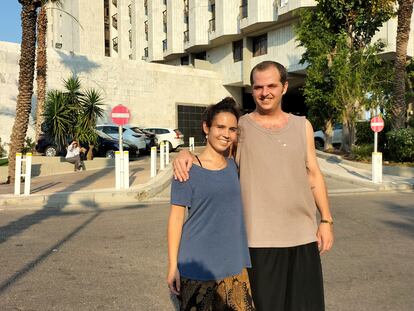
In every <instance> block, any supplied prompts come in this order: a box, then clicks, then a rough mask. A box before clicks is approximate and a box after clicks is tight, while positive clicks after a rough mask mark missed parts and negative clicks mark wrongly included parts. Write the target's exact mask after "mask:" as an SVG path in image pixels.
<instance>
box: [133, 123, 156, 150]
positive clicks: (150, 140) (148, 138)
mask: <svg viewBox="0 0 414 311" xmlns="http://www.w3.org/2000/svg"><path fill="white" fill-rule="evenodd" d="M134 129H135V130H139V131H141V132H142V133H143V134H144V135H145V143H146V144H147V151H148V152H149V151H151V147H154V146H155V147H156V146H158V139H157V136H156V135H155V134H154V133H151V132H148V131H146V130H144V129H142V128H139V127H135V128H134Z"/></svg>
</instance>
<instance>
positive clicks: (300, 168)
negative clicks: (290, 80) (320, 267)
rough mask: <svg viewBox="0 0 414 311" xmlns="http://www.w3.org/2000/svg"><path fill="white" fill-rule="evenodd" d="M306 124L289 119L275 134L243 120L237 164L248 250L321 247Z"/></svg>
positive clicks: (296, 118) (303, 121)
mask: <svg viewBox="0 0 414 311" xmlns="http://www.w3.org/2000/svg"><path fill="white" fill-rule="evenodd" d="M305 122H306V119H305V117H298V116H295V115H292V114H290V115H289V119H288V123H287V125H286V126H285V127H284V128H282V129H278V130H270V129H265V128H263V127H261V126H260V125H259V124H257V123H256V122H255V121H254V120H253V119H252V117H251V116H250V115H244V116H243V117H241V118H240V121H239V128H240V137H239V143H238V148H237V155H236V160H237V163H238V164H239V168H240V184H241V193H242V198H243V206H244V211H245V222H246V228H247V237H248V243H249V247H290V246H297V245H303V244H307V243H311V242H314V241H316V230H317V224H316V205H315V202H314V199H313V196H312V192H311V189H310V185H309V182H308V179H307V171H306V127H305V126H306V124H305Z"/></svg>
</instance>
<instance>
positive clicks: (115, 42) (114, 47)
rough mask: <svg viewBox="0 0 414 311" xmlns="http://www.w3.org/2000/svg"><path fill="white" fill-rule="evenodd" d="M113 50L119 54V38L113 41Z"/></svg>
mask: <svg viewBox="0 0 414 311" xmlns="http://www.w3.org/2000/svg"><path fill="white" fill-rule="evenodd" d="M112 48H113V49H114V51H115V52H117V53H118V37H115V38H113V39H112Z"/></svg>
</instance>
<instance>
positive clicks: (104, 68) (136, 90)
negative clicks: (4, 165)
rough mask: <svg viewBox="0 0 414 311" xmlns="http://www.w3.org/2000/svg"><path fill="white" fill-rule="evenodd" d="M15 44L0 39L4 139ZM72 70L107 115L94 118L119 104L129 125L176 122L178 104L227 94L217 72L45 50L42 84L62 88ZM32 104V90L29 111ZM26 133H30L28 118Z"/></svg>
mask: <svg viewBox="0 0 414 311" xmlns="http://www.w3.org/2000/svg"><path fill="white" fill-rule="evenodd" d="M19 49H20V46H19V45H18V44H14V43H7V42H0V137H1V139H2V141H3V142H5V141H7V142H8V141H9V139H10V134H11V128H12V125H13V122H14V116H15V107H16V99H17V94H18V89H17V81H18V73H19V66H18V61H19V53H20V52H19ZM72 73H75V74H77V75H78V76H79V77H80V79H81V81H82V86H83V87H84V88H95V89H97V90H99V91H100V92H101V93H102V96H103V98H104V102H105V104H106V111H107V113H106V115H107V117H106V118H105V119H104V120H100V122H107V121H108V122H109V121H110V118H109V112H110V110H111V108H112V107H113V106H115V105H118V104H123V105H125V106H127V107H128V108H129V109H130V111H131V120H130V123H131V124H135V125H142V126H165V127H176V126H177V124H178V123H177V111H176V110H177V108H176V105H177V104H178V103H180V104H183V103H184V104H189V105H198V106H200V105H202V106H204V105H209V104H212V103H215V102H217V101H219V100H220V99H222V98H223V97H225V96H229V95H231V93H230V92H229V91H228V90H227V89H226V88H225V87H223V80H222V77H221V75H220V73H217V72H213V71H208V70H199V69H194V68H191V67H176V66H168V65H161V64H154V63H146V62H143V61H141V60H138V61H135V60H122V59H118V58H109V57H97V56H94V57H92V56H85V55H79V54H74V53H68V52H64V51H60V50H53V49H49V50H48V86H47V87H48V89H49V90H50V89H63V86H62V80H63V79H67V78H68V77H69V76H70V75H71V74H72ZM35 94H36V93H35ZM35 103H36V98H35V95H34V98H33V109H32V113H31V114H32V116H33V115H34V113H35ZM28 136H32V137H33V118H31V119H30V126H29V130H28Z"/></svg>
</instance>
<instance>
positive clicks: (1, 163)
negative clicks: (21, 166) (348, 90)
mask: <svg viewBox="0 0 414 311" xmlns="http://www.w3.org/2000/svg"><path fill="white" fill-rule="evenodd" d="M7 164H9V160H8V159H7V158H4V159H0V166H6V165H7Z"/></svg>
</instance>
